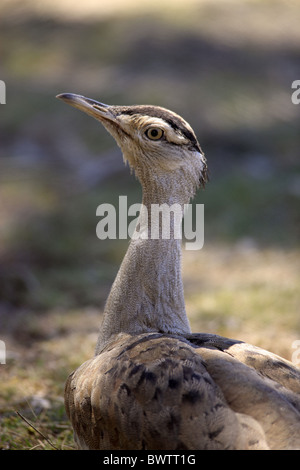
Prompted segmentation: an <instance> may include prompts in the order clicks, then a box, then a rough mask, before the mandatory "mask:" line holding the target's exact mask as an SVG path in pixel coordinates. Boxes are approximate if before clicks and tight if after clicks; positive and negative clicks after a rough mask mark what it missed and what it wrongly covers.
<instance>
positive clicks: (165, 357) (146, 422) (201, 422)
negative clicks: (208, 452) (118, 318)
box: [65, 333, 300, 450]
mask: <svg viewBox="0 0 300 470" xmlns="http://www.w3.org/2000/svg"><path fill="white" fill-rule="evenodd" d="M192 336H193V338H192V337H190V338H189V340H187V339H186V338H183V337H182V338H179V337H172V336H167V335H162V334H156V333H153V334H143V335H138V336H133V337H131V336H129V335H119V337H117V338H116V339H115V341H114V342H113V343H112V344H110V345H109V346H108V347H107V348H106V349H105V350H104V351H103V352H102V353H101V354H100V355H99V356H96V357H94V358H93V359H90V360H89V361H87V362H85V363H84V364H83V365H82V366H81V367H79V368H78V369H77V370H76V371H75V372H74V373H73V374H71V375H70V377H69V378H68V381H67V384H66V392H65V401H66V409H67V412H68V415H69V417H70V420H71V422H72V425H73V428H74V433H75V439H76V441H77V444H78V446H79V447H80V448H88V449H108V450H117V449H123V450H124V449H135V450H139V449H148V450H154V449H156V450H180V449H182V450H183V449H189V450H197V449H267V448H277V449H288V448H293V449H295V448H298V449H299V448H300V414H299V408H298V407H299V396H300V394H299V393H298V391H297V390H296V389H297V387H299V375H298V379H297V378H296V375H297V373H296V372H297V370H296V369H295V370H294V369H293V368H292V369H293V374H295V376H293V378H291V379H289V381H288V382H290V383H293V385H292V386H291V387H289V386H285V385H284V383H280V381H277V379H276V377H275V376H274V377H273V378H271V377H270V375H271V373H270V369H273V366H274V368H276V365H275V363H273V366H272V365H271V364H269V365H268V364H267V362H268V359H269V361H270V360H271V359H272V360H273V355H271V356H270V357H271V359H270V357H269V358H268V353H266V352H261V353H260V350H259V349H258V348H255V349H253V350H251V353H247V349H246V346H245V345H244V346H242V345H243V343H240V342H234V341H231V340H227V339H226V338H221V337H218V336H214V335H211V338H210V339H209V340H208V337H207V335H201V334H200V335H192ZM212 336H214V338H212ZM201 338H202V340H201ZM203 338H204V339H203ZM201 341H202V344H201ZM213 343H214V344H213ZM247 347H248V349H249V348H250V349H251V347H250V346H249V345H247ZM265 354H267V357H266V358H265V360H264V365H263V366H262V362H260V361H263V358H262V356H264V355H265ZM274 357H276V358H277V356H274ZM253 358H254V359H255V361H256V362H257V361H258V362H257V368H255V367H253V364H251V362H253ZM278 359H279V358H278ZM276 360H277V359H276ZM284 363H285V362H284ZM282 368H283V369H282V372H281V373H280V374H279V375H280V376H281V378H282V380H283V377H284V375H283V370H287V367H285V366H282ZM277 369H278V367H277ZM264 371H267V373H265V372H264ZM293 374H292V375H293ZM289 375H290V376H291V374H290V372H289Z"/></svg>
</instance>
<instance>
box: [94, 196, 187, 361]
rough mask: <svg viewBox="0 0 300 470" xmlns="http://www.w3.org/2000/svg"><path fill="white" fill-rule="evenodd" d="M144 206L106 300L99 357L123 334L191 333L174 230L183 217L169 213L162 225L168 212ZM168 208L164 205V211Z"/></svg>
mask: <svg viewBox="0 0 300 470" xmlns="http://www.w3.org/2000/svg"><path fill="white" fill-rule="evenodd" d="M152 200H153V199H152ZM143 202H145V199H143ZM143 207H144V212H143V210H142V211H141V214H140V217H139V220H138V223H137V227H138V228H139V233H138V234H136V237H135V239H132V240H131V242H130V245H129V248H128V250H127V253H126V255H125V257H124V260H123V262H122V264H121V266H120V269H119V272H118V274H117V277H116V279H115V281H114V283H113V286H112V289H111V291H110V294H109V297H108V299H107V302H106V306H105V310H104V318H103V322H102V325H101V328H100V334H99V339H98V344H97V348H96V353H99V352H101V350H102V349H103V347H104V346H105V345H106V344H107V343H108V342H109V341H110V340H111V339H112V337H113V336H114V335H116V334H118V333H122V332H123V333H129V334H132V335H135V334H141V333H147V332H152V331H155V332H163V333H169V334H170V333H171V334H183V333H188V332H190V326H189V322H188V319H187V315H186V311H185V302H184V293H183V282H182V276H181V240H180V238H175V237H176V233H178V230H177V229H176V228H175V227H174V223H176V224H178V223H179V222H180V221H181V220H182V213H181V216H179V215H178V214H177V216H174V214H173V212H172V211H171V213H170V217H169V218H168V220H167V224H165V226H164V227H163V223H164V222H166V220H165V218H166V214H167V213H166V212H165V214H164V213H163V212H160V213H159V218H158V219H157V218H156V217H153V211H152V209H153V208H152V207H151V206H150V204H144V205H143ZM168 207H169V206H168V204H165V205H164V208H165V210H167V208H168ZM180 207H181V206H180V205H178V206H177V209H179V210H180ZM156 210H157V207H156ZM176 217H177V218H176ZM179 219H180V220H179ZM168 224H169V231H168Z"/></svg>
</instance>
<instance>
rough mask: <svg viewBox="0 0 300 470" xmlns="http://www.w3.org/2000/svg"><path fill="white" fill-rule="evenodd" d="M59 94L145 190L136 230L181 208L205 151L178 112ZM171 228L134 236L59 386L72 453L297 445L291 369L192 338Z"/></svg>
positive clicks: (200, 179) (298, 403)
mask: <svg viewBox="0 0 300 470" xmlns="http://www.w3.org/2000/svg"><path fill="white" fill-rule="evenodd" d="M58 98H60V99H62V100H63V101H64V102H66V103H67V104H70V105H71V106H74V107H75V108H78V109H80V110H81V111H84V112H85V113H87V114H89V115H90V116H92V117H94V118H96V119H97V120H98V121H100V123H101V124H103V126H104V127H105V128H106V129H107V130H108V132H109V133H110V134H111V135H112V136H113V137H114V138H115V140H116V142H117V144H118V145H119V146H120V147H121V149H122V153H123V157H124V160H125V161H127V162H128V163H129V165H130V166H131V167H132V168H133V169H134V171H135V174H136V176H137V177H138V179H139V181H140V183H141V185H142V189H143V206H144V207H145V208H146V209H147V211H146V214H148V217H147V216H146V215H145V213H144V214H143V210H142V211H141V214H140V218H139V224H138V225H139V229H140V231H141V232H142V231H143V230H150V228H151V221H150V219H151V218H150V217H149V213H151V205H152V204H154V203H157V204H162V203H166V204H169V205H170V204H174V203H177V204H179V205H180V206H181V207H182V208H183V206H184V204H187V203H188V202H189V201H190V198H192V197H193V196H194V194H195V192H196V190H197V188H198V187H199V186H201V185H204V183H205V182H206V174H207V166H206V160H205V157H204V154H203V152H202V150H201V148H200V146H199V143H198V141H197V138H196V136H195V134H194V132H193V130H192V128H191V127H190V125H189V124H188V123H187V122H186V121H185V120H184V119H182V118H181V117H180V116H178V115H177V114H175V113H173V112H171V111H168V110H166V109H164V108H161V107H157V106H109V105H106V104H103V103H99V102H97V101H95V100H92V99H89V98H85V97H83V96H79V95H74V94H69V93H65V94H61V95H58ZM145 217H146V219H147V220H146V219H145ZM146 222H147V223H146ZM171 228H173V232H172V230H171V236H170V238H169V239H164V238H163V237H162V236H160V237H159V238H158V239H151V237H136V238H134V239H132V240H131V242H130V245H129V248H128V250H127V253H126V255H125V257H124V260H123V262H122V264H121V267H120V269H119V272H118V274H117V277H116V279H115V281H114V284H113V286H112V289H111V292H110V294H109V297H108V299H107V302H106V306H105V310H104V317H103V322H102V325H101V328H100V334H99V339H98V343H97V346H96V352H95V356H94V357H93V358H91V359H90V360H88V361H86V362H85V363H84V364H82V365H81V366H80V367H79V368H78V369H77V370H75V371H74V372H73V373H72V374H71V375H70V376H69V378H68V380H67V383H66V388H65V404H66V410H67V414H68V416H69V418H70V420H71V423H72V426H73V429H74V436H75V441H76V443H77V446H78V448H81V449H108V450H116V449H119V450H120V449H122V450H124V449H135V450H139V449H147V450H153V449H156V450H164V449H165V450H180V449H181V450H184V449H190V450H196V449H299V448H300V372H299V370H298V369H297V368H296V367H294V366H293V364H292V363H290V362H288V361H286V360H284V359H282V358H280V357H278V356H276V355H274V354H272V353H270V352H268V351H265V350H262V349H259V348H257V347H255V346H252V345H249V344H246V343H243V342H241V341H236V340H231V339H227V338H223V337H220V336H217V335H212V334H205V333H197V334H193V333H191V330H190V326H189V322H188V318H187V315H186V311H185V303H184V295H183V284H182V278H181V267H180V257H181V246H180V243H181V242H180V240H179V239H176V238H175V236H172V234H173V235H174V226H173V227H171Z"/></svg>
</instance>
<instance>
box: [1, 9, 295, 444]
mask: <svg viewBox="0 0 300 470" xmlns="http://www.w3.org/2000/svg"><path fill="white" fill-rule="evenodd" d="M299 18H300V3H299V2H298V1H297V0H294V1H293V0H290V1H288V0H286V1H285V0H185V1H176V0H173V1H170V0H160V1H156V0H153V1H152V2H138V1H137V0H123V1H121V0H117V1H115V0H101V1H96V0H85V1H84V2H79V3H76V2H73V1H71V0H59V1H58V0H0V39H1V43H0V79H1V80H3V81H4V82H5V83H6V104H5V105H0V339H1V340H2V341H5V344H6V364H5V365H4V364H3V365H0V368H1V369H0V371H1V382H0V428H1V431H0V448H2V449H52V448H54V447H56V448H62V449H70V448H73V441H72V433H71V431H70V428H69V424H68V422H67V419H66V416H65V413H64V407H63V401H62V396H63V388H64V382H65V379H66V377H67V375H68V374H69V373H70V372H71V371H72V370H73V369H74V368H75V367H77V366H78V365H80V364H81V363H82V362H84V361H85V360H86V359H88V358H90V357H91V356H92V355H93V351H94V347H95V343H96V339H97V331H98V328H99V324H100V319H101V312H102V309H103V305H104V302H105V299H106V296H107V294H108V292H109V289H110V286H111V283H112V281H113V279H114V276H115V275H116V272H117V270H118V267H119V264H120V262H121V260H122V257H123V256H124V253H125V251H126V249H127V246H128V241H126V240H121V241H118V240H106V241H100V240H99V239H97V237H96V225H97V222H98V220H97V217H96V208H97V206H98V205H99V204H101V203H103V202H106V203H112V204H116V205H117V204H118V197H119V195H127V196H128V200H129V204H130V203H134V202H140V200H141V189H140V186H139V183H138V182H137V181H136V180H135V178H134V176H132V175H130V172H129V170H128V168H126V167H124V164H123V162H122V157H121V153H120V150H119V148H118V147H117V146H116V144H115V142H114V141H113V139H112V138H111V137H110V136H109V135H108V134H107V133H106V132H105V131H104V129H103V128H102V127H101V126H100V125H99V124H98V123H97V122H96V121H94V120H92V119H91V118H89V117H88V116H86V115H84V114H83V113H80V112H79V111H76V110H74V109H72V108H70V107H68V106H66V105H65V104H64V103H62V102H61V101H59V100H56V99H55V95H57V94H58V93H62V92H73V93H78V94H82V95H85V96H88V97H91V98H94V99H97V100H99V101H102V102H106V103H108V104H157V105H161V106H164V107H166V108H170V109H172V110H173V111H175V112H177V113H178V114H180V115H182V116H183V117H184V118H185V119H186V120H187V121H188V122H189V123H190V124H191V125H192V127H193V128H194V130H195V132H196V134H197V136H198V139H199V141H200V144H201V146H202V148H203V150H204V152H205V153H206V156H207V160H208V165H209V170H210V182H209V184H208V185H207V186H206V189H205V191H203V190H202V191H199V193H198V195H197V197H196V200H195V202H197V203H202V204H204V205H205V243H204V247H203V249H202V250H200V251H197V252H194V251H184V252H183V275H184V285H185V296H186V304H187V311H188V314H189V318H190V321H191V326H192V329H193V331H195V332H196V331H199V332H200V331H202V332H211V333H216V334H219V335H223V336H228V337H231V338H235V339H239V340H243V341H248V342H251V343H253V344H256V345H257V346H261V347H263V348H265V349H269V350H271V351H273V352H275V353H277V354H280V355H281V356H283V357H285V358H287V359H289V360H291V358H292V354H293V352H294V349H293V344H295V343H294V342H295V341H297V340H299V339H300V322H299V286H300V278H299V260H300V247H299V228H300V217H299V200H300V172H299V170H300V161H299V147H300V146H299V143H300V142H299V141H300V134H299V133H300V105H298V106H297V105H294V104H293V103H292V101H291V95H292V92H293V90H292V88H291V84H292V82H293V81H294V80H297V79H298V80H299V79H300V28H299ZM16 411H18V412H19V413H20V414H21V415H22V416H23V418H25V419H27V420H28V422H31V423H34V426H35V428H36V430H34V429H33V428H32V427H31V426H30V425H29V424H28V422H27V423H26V422H25V421H24V419H22V418H21V416H20V415H16ZM46 437H47V438H48V440H46ZM49 439H50V442H49Z"/></svg>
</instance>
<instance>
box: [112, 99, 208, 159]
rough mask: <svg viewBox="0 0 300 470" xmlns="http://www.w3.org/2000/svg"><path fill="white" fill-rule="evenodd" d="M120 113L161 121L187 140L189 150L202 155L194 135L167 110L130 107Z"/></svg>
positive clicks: (152, 107) (151, 107)
mask: <svg viewBox="0 0 300 470" xmlns="http://www.w3.org/2000/svg"><path fill="white" fill-rule="evenodd" d="M120 112H121V113H122V114H127V115H129V116H133V115H134V114H143V115H145V116H150V117H157V118H160V119H163V120H164V121H166V123H168V124H169V125H170V126H171V127H172V129H174V131H180V132H181V133H182V135H184V136H185V137H186V138H187V139H189V141H190V143H191V148H193V149H194V150H196V151H197V152H200V153H202V154H203V152H202V150H201V147H200V144H199V142H198V140H197V138H196V136H195V134H194V133H193V132H191V131H190V130H189V129H188V128H187V127H186V125H185V122H184V120H183V119H182V118H180V117H179V116H177V115H174V114H172V113H170V112H169V111H168V110H166V109H164V108H160V107H159V106H130V107H128V108H127V107H122V108H121V109H120Z"/></svg>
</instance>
